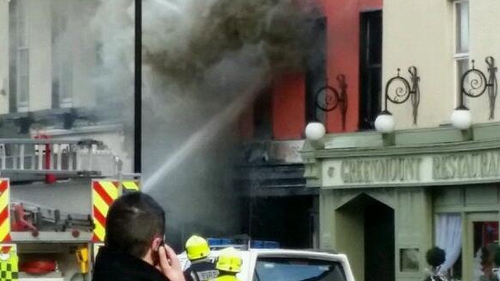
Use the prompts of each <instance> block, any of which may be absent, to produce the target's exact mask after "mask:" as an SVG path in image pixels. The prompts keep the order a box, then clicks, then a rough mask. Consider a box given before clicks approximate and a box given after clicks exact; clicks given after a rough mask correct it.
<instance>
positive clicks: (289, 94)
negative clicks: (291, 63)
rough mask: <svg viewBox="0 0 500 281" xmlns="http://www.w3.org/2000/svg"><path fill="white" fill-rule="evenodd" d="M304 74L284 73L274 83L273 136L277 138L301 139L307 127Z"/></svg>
mask: <svg viewBox="0 0 500 281" xmlns="http://www.w3.org/2000/svg"><path fill="white" fill-rule="evenodd" d="M305 90H306V89H305V79H304V74H302V73H294V74H287V75H283V76H282V77H279V78H278V79H276V81H275V82H274V84H273V91H272V94H273V102H272V104H273V105H272V106H273V109H272V114H273V136H274V139H275V140H291V139H301V138H302V136H303V132H304V129H305V126H306V124H305V119H306V117H305V116H306V110H305V102H306V100H305V99H306V97H305V94H304V93H305Z"/></svg>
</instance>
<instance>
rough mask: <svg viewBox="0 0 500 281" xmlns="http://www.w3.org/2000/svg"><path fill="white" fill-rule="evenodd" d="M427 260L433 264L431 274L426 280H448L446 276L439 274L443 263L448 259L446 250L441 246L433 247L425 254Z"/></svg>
mask: <svg viewBox="0 0 500 281" xmlns="http://www.w3.org/2000/svg"><path fill="white" fill-rule="evenodd" d="M425 260H426V261H427V263H428V264H429V265H430V266H431V270H430V272H429V273H430V275H429V276H427V277H426V278H425V279H424V281H446V277H445V276H444V275H441V274H439V270H440V269H441V265H442V264H443V263H444V262H445V260H446V253H445V251H444V250H443V249H441V248H439V247H433V248H431V249H429V250H428V251H427V253H426V254H425Z"/></svg>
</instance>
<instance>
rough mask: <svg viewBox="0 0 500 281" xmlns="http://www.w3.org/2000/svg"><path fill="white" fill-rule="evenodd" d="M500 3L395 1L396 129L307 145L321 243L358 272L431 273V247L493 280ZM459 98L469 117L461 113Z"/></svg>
mask: <svg viewBox="0 0 500 281" xmlns="http://www.w3.org/2000/svg"><path fill="white" fill-rule="evenodd" d="M498 11H500V6H499V3H497V2H496V1H433V0H429V1H415V2H411V3H410V2H403V1H397V0H385V1H384V3H383V38H382V40H383V44H382V47H383V51H382V54H383V57H382V66H383V71H382V76H381V81H380V83H381V85H383V87H382V94H381V96H380V99H379V105H380V108H381V109H382V110H387V111H389V112H390V113H391V114H392V115H391V116H392V118H393V120H394V121H395V128H396V130H395V131H393V130H384V131H383V132H377V131H374V130H373V131H370V132H356V133H348V134H327V135H326V136H324V137H323V138H322V139H321V140H319V141H317V140H313V139H311V140H309V141H307V142H306V143H305V145H304V148H303V150H302V157H303V160H304V162H305V176H306V178H307V186H309V187H315V188H317V189H318V190H319V198H320V199H319V205H320V209H319V214H320V231H319V233H320V235H319V241H320V247H321V248H330V249H335V250H337V251H339V252H344V253H346V254H348V256H349V259H350V261H351V265H352V267H353V272H354V274H355V277H356V280H398V281H399V280H423V278H424V277H425V276H426V274H427V273H428V272H427V269H428V268H429V265H428V264H427V262H426V257H425V255H426V252H427V250H428V249H430V248H431V247H433V246H438V247H440V248H442V249H444V250H445V251H446V262H445V263H444V264H443V266H442V267H441V273H442V274H447V275H449V276H450V278H451V279H452V280H480V278H486V279H481V280H491V279H488V278H491V275H492V267H493V266H494V265H493V261H492V257H493V256H492V255H491V249H493V248H494V247H495V246H498V239H499V236H498V235H499V234H498V223H499V219H500V217H499V214H500V212H499V201H498V200H499V193H498V192H499V185H498V182H499V181H500V178H499V173H498V163H499V162H498V149H500V143H499V142H498V139H499V133H500V131H499V128H500V126H499V123H498V117H497V115H495V114H494V110H495V107H496V99H495V97H496V91H497V88H498V85H497V80H496V78H495V76H496V74H497V73H496V72H497V70H496V66H494V65H493V63H495V62H496V60H498V59H500V41H499V40H500V36H499V35H498V33H495V32H494V31H493V28H495V26H496V25H497V24H498V23H499V18H498V17H497V16H496V14H497V13H498ZM473 60H474V62H473ZM398 69H400V70H399V71H398ZM471 69H474V70H473V71H469V70H471ZM478 71H480V72H478ZM412 75H413V77H412ZM394 77H396V79H393V80H391V79H392V78H394ZM400 78H404V79H406V84H405V82H404V81H403V80H402V79H400ZM412 78H413V79H412ZM481 79H482V80H481ZM391 81H395V82H391ZM395 83H400V84H395ZM398 88H399V89H398ZM462 97H464V98H463V101H462ZM386 99H387V100H388V102H387V103H386V102H385V100H386ZM386 104H387V106H386ZM464 107H465V108H464ZM456 108H458V109H459V110H462V112H461V113H463V111H465V112H466V114H465V119H460V118H459V119H460V120H458V121H457V119H456V115H455V116H454V117H453V118H452V113H453V112H454V110H455V109H456ZM468 114H470V116H471V119H472V126H470V127H469V126H468V125H469V124H468V120H467V119H468V117H467V116H469V115H468ZM386 115H388V114H387V113H386ZM464 120H465V125H464V123H463V122H462V123H461V122H460V121H464ZM389 127H391V126H389ZM385 128H387V127H382V129H385ZM381 131H382V130H381ZM488 251H489V252H488Z"/></svg>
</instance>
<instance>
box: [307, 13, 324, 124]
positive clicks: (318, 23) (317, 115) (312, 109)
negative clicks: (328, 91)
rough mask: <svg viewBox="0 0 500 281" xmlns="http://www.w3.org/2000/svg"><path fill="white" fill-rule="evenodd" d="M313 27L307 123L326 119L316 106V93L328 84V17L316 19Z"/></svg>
mask: <svg viewBox="0 0 500 281" xmlns="http://www.w3.org/2000/svg"><path fill="white" fill-rule="evenodd" d="M313 27H314V29H313V30H314V32H313V34H311V36H312V37H311V39H310V41H311V42H314V44H313V46H312V48H311V52H310V54H309V57H308V60H307V64H308V66H307V71H306V124H307V123H309V122H311V121H319V122H323V123H324V121H325V113H324V112H323V111H322V110H321V109H319V108H318V107H317V106H316V93H317V92H318V91H319V90H320V89H321V88H323V87H324V86H326V18H319V19H316V20H314V22H313Z"/></svg>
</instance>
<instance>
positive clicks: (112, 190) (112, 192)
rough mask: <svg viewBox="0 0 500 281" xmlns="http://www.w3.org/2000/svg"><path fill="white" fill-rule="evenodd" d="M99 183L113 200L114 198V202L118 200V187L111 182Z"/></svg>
mask: <svg viewBox="0 0 500 281" xmlns="http://www.w3.org/2000/svg"><path fill="white" fill-rule="evenodd" d="M99 183H100V184H101V186H102V188H103V189H104V191H106V193H107V194H108V195H109V196H110V197H111V198H113V200H115V199H116V198H118V188H117V187H116V185H115V184H114V183H113V182H110V181H101V182H99Z"/></svg>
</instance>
